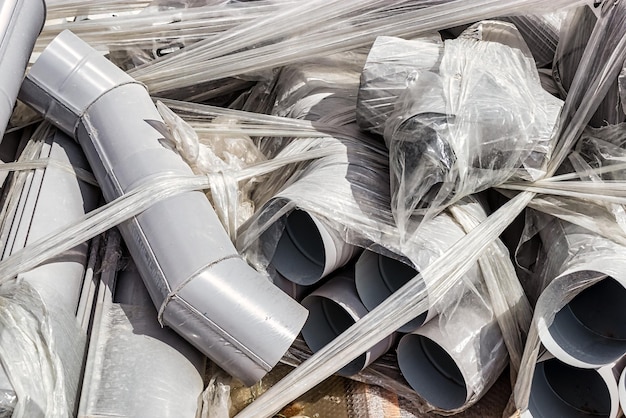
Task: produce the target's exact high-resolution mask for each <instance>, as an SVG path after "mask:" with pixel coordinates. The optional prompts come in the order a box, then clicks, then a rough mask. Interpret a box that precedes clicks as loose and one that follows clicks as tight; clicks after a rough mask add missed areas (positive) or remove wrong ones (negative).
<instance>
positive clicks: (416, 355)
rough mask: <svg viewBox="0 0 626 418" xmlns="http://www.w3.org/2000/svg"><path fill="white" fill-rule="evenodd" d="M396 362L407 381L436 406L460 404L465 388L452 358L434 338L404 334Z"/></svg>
mask: <svg viewBox="0 0 626 418" xmlns="http://www.w3.org/2000/svg"><path fill="white" fill-rule="evenodd" d="M398 365H399V366H400V371H401V372H402V375H403V376H404V378H405V379H406V381H407V382H408V383H409V385H410V386H411V387H412V388H413V390H415V392H417V393H418V394H419V395H420V396H421V397H422V398H424V399H425V400H426V401H428V402H429V403H430V404H432V405H434V406H436V407H437V408H441V409H445V410H452V409H457V408H460V407H462V406H463V405H464V404H465V402H466V399H467V388H466V384H465V379H464V378H463V374H462V373H461V370H460V369H459V367H458V366H457V364H456V362H455V361H454V359H453V358H452V357H451V356H450V355H449V354H448V353H447V352H446V351H445V350H444V349H443V348H442V347H441V346H440V345H439V344H437V343H436V342H434V341H433V340H431V339H430V338H427V337H425V336H423V335H417V334H408V335H405V336H404V337H403V338H402V340H400V343H399V345H398Z"/></svg>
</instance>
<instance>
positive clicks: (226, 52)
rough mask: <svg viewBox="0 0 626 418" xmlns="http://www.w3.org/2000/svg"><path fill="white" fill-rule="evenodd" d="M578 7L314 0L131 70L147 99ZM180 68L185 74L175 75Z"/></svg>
mask: <svg viewBox="0 0 626 418" xmlns="http://www.w3.org/2000/svg"><path fill="white" fill-rule="evenodd" d="M581 3H582V1H580V2H579V1H576V2H572V1H571V0H559V1H557V2H551V3H549V4H546V3H545V2H542V1H539V0H508V1H494V0H475V1H470V2H468V1H459V0H455V1H441V0H423V1H420V2H412V1H408V0H396V1H392V2H390V1H381V0H367V1H361V2H358V3H353V2H344V1H338V0H333V1H330V2H329V1H327V0H324V1H321V0H316V1H313V2H307V3H295V4H294V5H293V6H291V7H285V8H284V9H283V10H281V12H280V13H276V14H272V15H270V16H269V17H265V18H259V19H256V20H254V21H253V22H251V23H250V24H248V25H241V27H239V26H237V27H234V28H232V29H231V30H228V31H226V32H224V33H223V34H222V35H220V36H217V37H214V38H211V39H209V40H206V41H202V42H198V43H196V44H194V45H192V46H191V47H189V48H185V50H183V51H178V52H175V53H172V54H169V55H168V56H166V57H163V58H161V59H157V60H155V61H154V62H152V63H150V64H148V65H145V66H143V67H140V68H138V69H136V70H134V71H132V75H133V77H135V78H136V79H138V80H139V81H141V82H143V83H145V84H147V85H148V86H149V87H150V90H151V91H152V92H153V93H156V94H158V93H160V92H163V91H168V90H173V89H176V88H183V87H186V86H191V85H195V84H199V83H202V82H206V81H209V80H218V79H222V78H225V77H231V76H236V75H240V74H245V73H249V72H252V71H258V70H261V69H269V68H275V67H279V66H281V65H285V64H288V63H293V62H296V61H298V60H302V59H310V58H311V57H314V56H323V55H328V54H330V53H335V52H342V51H347V50H352V49H355V48H358V47H361V46H367V45H369V44H371V42H372V41H373V40H374V39H375V38H376V37H377V36H379V35H390V36H416V35H418V34H423V33H428V32H432V31H434V30H438V29H442V28H446V27H451V26H454V25H457V24H461V23H467V22H475V21H477V20H480V19H484V18H489V17H493V16H498V15H503V14H518V13H521V12H524V11H528V10H533V12H537V11H539V10H545V11H551V10H556V9H558V8H559V7H564V6H575V5H577V4H581ZM181 68H182V69H183V73H182V74H181Z"/></svg>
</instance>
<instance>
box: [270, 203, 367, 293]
mask: <svg viewBox="0 0 626 418" xmlns="http://www.w3.org/2000/svg"><path fill="white" fill-rule="evenodd" d="M356 252H357V248H356V247H355V246H353V245H350V244H348V243H346V242H345V241H344V240H343V239H341V238H340V237H339V236H338V234H337V233H336V232H335V231H333V230H332V229H331V228H328V227H327V226H326V225H324V223H322V222H321V221H320V220H318V219H317V218H316V217H315V216H313V215H311V214H309V213H308V212H305V211H303V210H299V209H296V210H294V211H293V212H291V213H290V214H289V215H287V217H286V219H285V229H284V230H283V232H282V234H281V236H280V238H279V240H278V244H277V246H276V250H275V251H274V256H273V257H272V261H271V265H272V267H273V268H274V269H276V271H277V272H278V273H280V275H281V276H283V277H284V278H286V279H287V280H289V281H292V282H293V283H295V284H297V285H300V286H310V285H313V284H315V283H317V282H319V281H320V280H321V279H322V278H324V277H326V276H328V275H329V274H330V273H332V272H333V271H335V270H337V269H338V268H340V267H342V266H344V265H345V264H346V263H347V262H348V261H350V259H351V258H352V257H353V256H354V255H355V254H356Z"/></svg>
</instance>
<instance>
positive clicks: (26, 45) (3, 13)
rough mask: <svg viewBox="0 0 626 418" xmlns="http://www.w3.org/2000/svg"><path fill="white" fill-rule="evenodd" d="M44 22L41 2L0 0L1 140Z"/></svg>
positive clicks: (44, 11) (44, 12) (42, 2)
mask: <svg viewBox="0 0 626 418" xmlns="http://www.w3.org/2000/svg"><path fill="white" fill-rule="evenodd" d="M45 19H46V4H45V2H44V0H0V140H2V137H3V136H4V131H5V129H6V126H7V124H8V123H9V118H10V117H11V113H12V112H13V106H14V105H15V99H16V98H17V93H18V91H19V90H20V85H21V84H22V79H23V78H24V70H26V65H27V64H28V59H29V58H30V54H31V52H32V51H33V47H34V46H35V40H36V39H37V36H38V35H39V33H40V32H41V29H42V28H43V24H44V21H45Z"/></svg>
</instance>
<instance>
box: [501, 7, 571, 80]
mask: <svg viewBox="0 0 626 418" xmlns="http://www.w3.org/2000/svg"><path fill="white" fill-rule="evenodd" d="M498 20H504V21H505V22H511V23H513V24H514V25H515V27H517V29H518V30H519V31H520V33H521V35H522V36H523V37H524V40H525V41H526V44H528V48H529V49H530V52H531V53H532V55H533V58H534V59H535V62H536V63H537V67H539V68H542V67H546V66H549V67H551V66H552V62H553V61H554V55H555V53H556V47H557V44H558V43H559V33H560V31H561V26H562V24H563V20H564V16H563V13H559V12H554V13H550V14H545V15H534V14H529V15H522V16H510V17H504V18H498Z"/></svg>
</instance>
